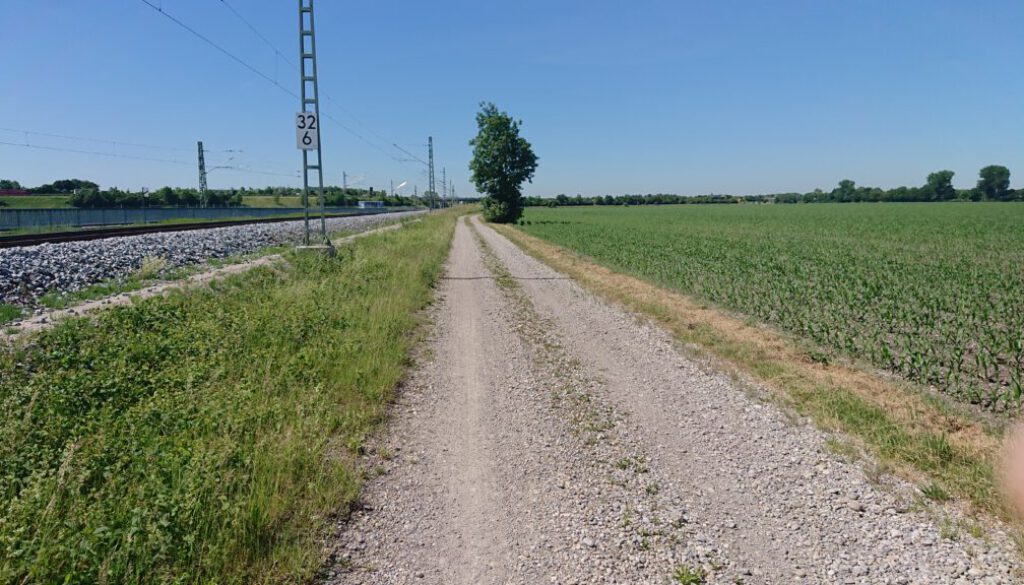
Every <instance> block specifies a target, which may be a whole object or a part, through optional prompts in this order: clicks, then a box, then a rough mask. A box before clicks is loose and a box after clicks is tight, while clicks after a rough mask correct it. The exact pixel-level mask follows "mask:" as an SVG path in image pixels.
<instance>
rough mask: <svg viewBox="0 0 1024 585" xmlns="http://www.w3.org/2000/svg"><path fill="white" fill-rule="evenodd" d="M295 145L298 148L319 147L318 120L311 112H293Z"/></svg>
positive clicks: (311, 148) (310, 148)
mask: <svg viewBox="0 0 1024 585" xmlns="http://www.w3.org/2000/svg"><path fill="white" fill-rule="evenodd" d="M295 145H296V147H298V149H299V150H316V149H318V148H320V120H317V118H316V114H314V113H313V112H299V113H298V114H295Z"/></svg>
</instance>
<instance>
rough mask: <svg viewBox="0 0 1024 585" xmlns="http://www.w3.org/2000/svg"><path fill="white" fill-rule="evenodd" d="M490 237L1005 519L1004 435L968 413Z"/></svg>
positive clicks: (585, 264) (535, 249) (536, 242)
mask: <svg viewBox="0 0 1024 585" xmlns="http://www.w3.org/2000/svg"><path fill="white" fill-rule="evenodd" d="M495 227H497V229H498V230H499V231H500V232H501V233H502V234H504V235H505V236H506V237H508V238H509V239H511V240H512V241H513V242H515V243H516V244H517V245H518V246H520V247H521V248H522V249H523V250H524V251H526V252H527V253H529V254H530V255H532V256H534V257H535V258H537V259H539V260H541V261H543V262H545V263H547V264H548V265H550V266H551V267H552V268H554V269H556V270H558V271H560V272H563V273H565V274H567V275H568V276H571V277H572V278H573V279H575V280H576V281H577V282H579V283H580V284H581V285H583V286H584V287H586V288H588V289H590V290H591V291H593V292H596V293H598V294H599V295H600V296H602V297H604V298H606V299H610V300H612V301H614V302H617V303H619V304H621V305H623V306H625V307H626V308H628V309H631V310H633V311H635V312H638V313H641V314H644V315H647V316H649V317H651V318H653V319H654V320H655V321H656V322H658V323H660V324H661V325H663V326H665V327H667V328H668V329H669V330H670V331H671V332H672V333H673V334H674V335H675V336H676V337H677V338H678V339H680V340H682V341H684V342H687V343H690V344H695V345H697V346H698V347H699V349H700V350H701V351H702V352H703V353H705V354H709V356H710V357H712V358H713V359H715V360H716V361H717V362H721V364H720V365H722V366H724V367H725V368H726V369H728V370H731V371H733V372H735V373H739V374H741V375H745V376H750V377H752V378H753V379H754V380H755V381H757V382H758V383H760V385H763V386H764V387H765V388H767V389H768V390H769V391H770V392H771V393H772V395H773V396H774V397H775V398H776V399H778V400H780V401H781V402H783V403H785V404H787V405H789V406H791V407H793V408H795V409H796V410H797V411H798V412H800V413H802V414H805V415H807V416H810V417H811V418H812V419H813V420H814V421H815V423H816V424H818V425H819V426H820V427H822V428H825V429H826V430H833V431H840V432H842V433H844V434H846V435H849V436H851V437H853V438H854V439H855V441H856V442H858V443H859V444H860V445H861V446H862V447H864V448H866V449H867V450H868V451H870V452H872V453H873V454H874V455H875V456H876V457H878V458H879V459H880V460H882V461H883V462H885V463H886V464H887V465H888V466H889V467H890V468H891V469H893V470H895V471H897V472H899V473H900V475H903V476H904V477H906V478H907V479H910V480H912V481H917V482H922V481H926V480H931V481H938V482H939V483H940V484H941V485H942V486H943V487H944V488H945V489H947V490H948V491H949V492H951V494H952V495H954V496H959V497H960V498H962V499H964V500H966V501H968V502H971V503H972V504H974V506H975V508H976V509H981V510H984V511H987V512H992V513H995V514H997V515H998V516H1001V517H1004V518H1005V517H1007V513H1006V508H1005V506H1004V504H1003V502H1002V498H1001V497H1000V495H999V493H998V490H997V489H996V482H995V473H994V464H995V461H996V458H997V457H998V450H999V445H1000V442H1001V434H1002V432H1001V429H999V428H996V427H995V426H993V425H991V424H987V423H986V422H985V421H984V420H982V419H981V417H979V416H975V415H973V414H972V413H970V412H969V411H968V410H967V409H963V408H958V407H957V406H956V405H955V404H952V403H950V402H947V401H943V400H942V399H940V398H936V397H934V396H928V395H926V393H925V392H924V391H922V390H920V389H918V388H916V387H914V386H913V385H911V384H909V383H904V382H900V381H898V380H894V379H887V378H886V377H885V376H883V375H881V374H880V373H878V372H876V371H872V370H871V369H870V368H868V367H866V366H861V365H859V364H855V363H850V362H834V363H829V364H825V363H820V362H819V361H816V360H815V359H813V358H812V356H811V354H810V353H809V352H808V351H807V350H805V349H803V348H802V347H801V343H800V342H799V341H798V340H797V339H795V338H793V337H789V336H787V335H785V334H782V333H779V332H776V331H773V330H770V329H768V328H765V327H760V326H754V325H750V324H748V323H746V322H744V320H742V319H740V318H737V317H734V316H731V315H728V314H725V313H724V312H723V311H719V310H716V309H714V308H711V307H709V306H707V305H705V304H703V303H699V302H697V301H694V300H693V299H691V298H689V297H687V296H685V295H682V294H679V293H675V292H672V291H669V290H665V289H663V288H660V287H657V286H655V285H652V284H650V283H647V282H644V281H642V280H639V279H637V278H633V277H631V276H626V275H624V274H619V273H617V272H614V271H612V270H609V269H608V268H605V267H603V266H600V265H597V264H595V263H593V262H590V261H589V260H587V259H586V258H583V257H581V256H580V255H578V254H576V253H574V252H571V251H569V250H566V249H564V248H561V247H559V246H556V245H553V244H551V243H548V242H546V241H543V240H540V239H538V238H535V237H533V236H530V235H528V234H525V233H523V232H521V231H519V230H517V229H514V228H512V227H509V226H495Z"/></svg>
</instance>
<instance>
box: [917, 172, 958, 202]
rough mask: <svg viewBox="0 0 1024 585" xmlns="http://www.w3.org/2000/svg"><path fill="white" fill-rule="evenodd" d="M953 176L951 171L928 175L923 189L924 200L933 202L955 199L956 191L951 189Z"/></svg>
mask: <svg viewBox="0 0 1024 585" xmlns="http://www.w3.org/2000/svg"><path fill="white" fill-rule="evenodd" d="M954 174H955V173H954V172H953V171H935V172H934V173H931V174H930V175H928V181H927V182H926V183H925V186H924V189H923V191H924V193H925V194H926V195H925V196H926V198H927V199H931V200H934V201H950V200H953V199H956V189H955V188H954V187H953V175H954Z"/></svg>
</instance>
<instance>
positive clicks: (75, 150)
mask: <svg viewBox="0 0 1024 585" xmlns="http://www.w3.org/2000/svg"><path fill="white" fill-rule="evenodd" d="M0 145H4V146H17V147H19V148H31V149H34V150H49V151H55V152H70V153H74V154H87V155H92V156H105V157H108V158H121V159H128V160H143V161H149V162H159V163H166V164H172V165H184V166H189V167H190V166H192V165H194V164H195V163H194V162H191V161H184V160H174V159H166V158H155V157H149V156H133V155H130V154H118V153H115V152H102V151H98V150H83V149H79V148H61V147H57V146H43V145H39V144H28V143H18V142H6V141H2V140H0ZM214 168H215V169H218V170H219V169H224V170H231V171H237V172H241V173H251V174H255V175H271V176H277V177H291V178H297V177H298V172H297V171H296V172H295V173H293V174H285V173H275V172H271V171H260V170H256V169H250V168H246V167H240V166H233V165H224V166H217V167H214Z"/></svg>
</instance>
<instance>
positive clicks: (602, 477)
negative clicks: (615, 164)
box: [321, 224, 1020, 585]
mask: <svg viewBox="0 0 1024 585" xmlns="http://www.w3.org/2000/svg"><path fill="white" fill-rule="evenodd" d="M478 229H479V231H480V233H481V235H482V239H483V241H485V242H486V243H487V246H486V247H483V246H481V245H480V244H479V243H478V242H477V241H476V240H475V239H474V237H473V235H472V233H471V231H470V229H469V228H468V227H467V226H466V225H465V224H460V225H459V227H458V228H457V230H456V236H455V243H454V247H453V251H452V257H451V259H450V260H449V266H448V269H447V273H446V278H445V280H444V281H443V282H442V285H441V287H440V289H439V294H440V296H441V300H440V302H439V303H438V304H437V305H436V306H435V307H434V309H433V310H434V317H435V319H434V320H435V323H436V328H435V330H434V331H433V333H432V335H431V336H430V338H429V339H428V340H427V342H426V343H425V345H424V347H423V353H422V355H421V356H420V357H419V360H418V364H419V365H418V366H417V367H416V368H414V372H413V374H412V376H411V378H410V379H409V381H408V383H407V384H406V386H405V387H404V388H403V390H402V391H401V392H400V394H399V397H398V401H397V404H396V405H395V406H394V408H393V409H392V413H391V414H392V416H391V424H390V425H389V429H388V430H387V432H384V433H382V434H381V436H380V437H377V438H376V439H375V440H374V441H373V442H371V444H370V445H369V447H368V453H367V455H366V456H364V461H363V463H364V466H365V469H366V472H367V476H368V478H369V482H368V484H367V486H366V489H365V491H364V495H363V499H362V501H361V506H360V507H358V508H357V509H356V510H355V512H354V513H353V514H352V516H351V517H350V518H347V519H345V520H343V521H341V522H340V523H339V525H338V534H337V536H336V538H334V539H332V540H330V541H329V542H328V543H327V550H328V555H329V557H330V559H331V560H330V562H329V563H328V565H327V566H326V567H325V568H324V571H323V574H322V575H321V580H322V581H325V582H327V583H332V584H334V583H344V584H355V583H361V584H383V583H388V584H391V583H436V584H440V583H445V584H448V583H462V584H474V585H475V584H499V583H500V584H511V583H524V584H525V583H530V584H534V583H560V584H572V583H575V584H584V583H587V584H590V583H607V584H611V583H618V584H626V583H629V584H635V583H636V584H646V583H650V584H667V583H719V584H725V583H746V584H768V583H798V584H819V583H830V584H831V583H844V584H845V583H851V584H921V585H924V584H933V583H934V584H961V583H963V584H966V583H986V584H1010V583H1017V582H1020V580H1019V568H1020V562H1019V560H1018V556H1017V554H1016V552H1015V551H1014V548H1013V545H1012V544H1011V541H1010V539H1009V538H1008V537H1007V535H1006V534H1005V532H1003V531H1002V530H1001V529H1000V528H999V526H997V525H996V524H995V523H992V525H986V526H985V527H984V530H982V534H981V535H980V536H979V535H978V532H977V531H975V530H973V529H972V528H971V526H970V522H972V521H971V520H970V519H969V518H967V517H965V516H963V515H961V514H960V513H959V512H958V511H957V510H955V509H952V508H945V507H942V506H939V505H937V504H934V503H930V502H927V501H925V500H923V499H921V498H920V496H919V495H918V494H917V493H916V491H915V489H914V488H913V486H910V485H907V484H905V483H903V482H901V481H898V480H895V479H893V478H888V477H886V476H884V475H878V474H873V473H867V467H869V466H870V463H869V462H863V461H851V460H844V459H842V458H841V457H840V456H839V455H837V454H835V453H833V452H830V451H829V450H828V449H827V448H826V447H825V442H826V439H827V438H828V437H826V436H825V435H824V434H823V433H821V432H820V431H818V430H816V429H815V428H813V427H812V426H810V425H809V424H808V423H807V421H803V420H800V419H799V418H798V417H795V416H793V415H791V414H789V413H787V412H785V411H783V410H781V409H779V408H778V407H776V406H775V405H773V404H770V403H765V402H763V401H761V400H760V399H758V398H757V397H756V396H754V393H753V392H750V391H749V390H748V389H744V388H742V387H740V386H739V385H738V384H737V382H735V381H733V380H731V379H729V378H728V377H726V376H723V375H721V374H718V373H716V372H714V371H711V370H709V369H707V368H705V367H703V366H701V365H700V364H698V363H696V362H694V361H693V360H692V359H690V358H687V357H686V356H685V355H684V354H683V353H681V352H680V351H679V350H678V349H677V348H676V346H675V345H674V343H673V342H672V340H671V339H670V338H669V336H668V335H667V334H666V333H664V332H663V331H661V330H659V329H657V328H655V327H652V326H650V325H649V324H647V323H646V322H644V321H642V320H638V319H637V318H636V316H633V315H630V314H628V313H625V312H623V311H622V310H620V309H618V308H616V307H612V306H609V305H607V304H605V303H602V302H600V301H598V300H597V299H595V298H594V297H593V296H592V295H590V294H588V293H587V292H585V291H583V290H582V289H580V288H579V287H578V286H577V285H576V284H575V283H573V282H572V281H571V280H568V279H566V278H565V277H564V276H563V275H560V274H558V273H555V272H553V271H551V270H550V269H549V268H547V267H546V266H544V265H542V264H540V263H539V262H537V261H535V260H533V259H532V258H529V257H528V256H526V255H525V254H523V252H522V251H520V250H519V249H518V248H516V247H515V246H514V245H512V244H511V243H509V242H508V241H507V240H505V239H504V238H502V237H500V236H499V235H498V234H496V233H495V232H493V231H492V230H490V229H489V228H487V227H485V226H479V227H478ZM488 250H490V251H488Z"/></svg>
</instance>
